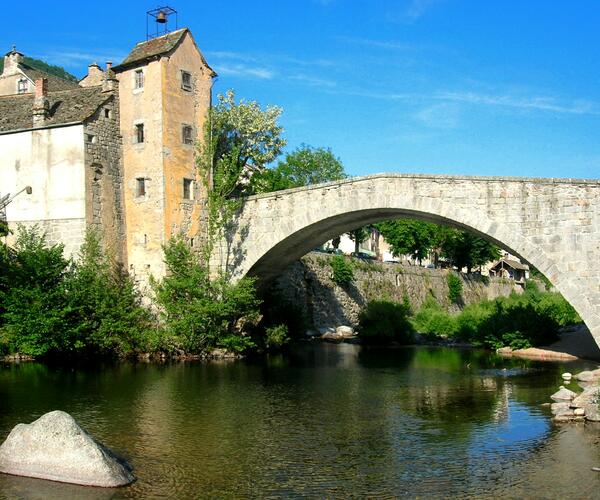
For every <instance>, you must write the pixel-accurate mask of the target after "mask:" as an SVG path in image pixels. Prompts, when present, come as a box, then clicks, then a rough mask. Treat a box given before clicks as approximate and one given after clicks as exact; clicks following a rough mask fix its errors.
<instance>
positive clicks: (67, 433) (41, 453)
mask: <svg viewBox="0 0 600 500" xmlns="http://www.w3.org/2000/svg"><path fill="white" fill-rule="evenodd" d="M0 472H4V473H7V474H14V475H17V476H28V477H36V478H40V479H49V480H51V481H61V482H63V483H75V484H83V485H86V486H103V487H115V486H124V485H126V484H129V483H131V482H132V481H134V480H135V477H134V475H133V473H132V469H131V467H130V466H129V465H128V464H127V463H126V462H125V461H124V460H122V459H120V458H118V457H117V456H115V454H114V453H113V452H111V451H110V450H109V449H108V448H105V447H104V446H103V445H101V444H100V443H98V442H96V441H95V440H94V438H92V437H91V436H90V435H89V434H88V433H87V432H86V431H85V430H83V429H82V428H81V427H80V426H79V425H78V424H77V422H75V419H74V418H73V417H71V415H69V414H68V413H65V412H64V411H58V410H57V411H52V412H50V413H46V414H45V415H42V416H41V417H40V418H38V419H37V420H36V421H35V422H32V423H31V424H18V425H17V426H15V428H14V429H13V430H12V431H11V433H10V434H9V435H8V438H6V441H4V443H3V444H2V446H0Z"/></svg>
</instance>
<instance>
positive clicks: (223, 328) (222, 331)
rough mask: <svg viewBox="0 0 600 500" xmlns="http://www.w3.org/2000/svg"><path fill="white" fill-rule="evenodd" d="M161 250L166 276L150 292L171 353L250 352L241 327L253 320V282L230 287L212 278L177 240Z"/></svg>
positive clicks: (255, 316) (221, 279)
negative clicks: (214, 350)
mask: <svg viewBox="0 0 600 500" xmlns="http://www.w3.org/2000/svg"><path fill="white" fill-rule="evenodd" d="M163 250H164V253H165V263H166V265H167V274H166V276H165V278H164V279H163V280H162V281H161V282H159V283H157V282H155V281H153V287H154V290H155V292H156V300H157V303H158V304H159V306H160V307H161V308H162V311H161V316H162V318H163V320H164V326H165V329H166V335H165V339H169V341H170V346H171V348H175V349H176V350H179V351H183V352H185V353H199V352H202V351H204V350H205V349H208V348H210V347H215V346H222V347H226V348H228V349H231V350H233V351H235V352H241V351H242V350H244V349H247V348H249V347H252V346H253V345H254V344H253V342H252V341H251V340H250V339H249V338H247V337H245V336H244V335H243V334H242V332H241V330H242V328H241V325H242V324H246V325H248V324H252V323H254V322H256V321H257V319H258V306H259V305H260V300H259V299H258V298H257V297H256V291H255V288H254V279H252V278H243V279H241V280H239V281H238V282H237V283H230V281H229V280H228V279H227V277H226V276H224V275H220V276H218V277H216V278H212V277H211V276H210V273H209V271H208V269H206V268H205V267H204V266H203V264H202V263H201V261H200V260H199V258H198V257H197V256H196V255H195V254H194V253H193V252H192V251H191V249H190V247H189V246H188V245H187V243H186V242H185V240H184V239H183V238H182V237H181V236H179V237H175V238H172V239H171V240H169V242H168V243H167V245H165V246H164V248H163ZM235 337H239V338H237V339H236V338H235Z"/></svg>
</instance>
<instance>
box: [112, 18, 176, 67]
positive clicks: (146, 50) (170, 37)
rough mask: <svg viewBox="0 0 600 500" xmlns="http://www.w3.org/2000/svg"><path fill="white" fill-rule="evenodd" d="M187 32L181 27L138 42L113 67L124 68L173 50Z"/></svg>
mask: <svg viewBox="0 0 600 500" xmlns="http://www.w3.org/2000/svg"><path fill="white" fill-rule="evenodd" d="M187 32H188V29H187V28H183V29H180V30H177V31H173V32H172V33H168V34H166V35H163V36H159V37H157V38H153V39H152V40H148V41H146V42H140V43H138V44H137V45H136V46H135V47H134V48H133V50H132V51H131V52H130V53H129V55H128V56H127V57H126V58H125V59H124V60H123V62H122V63H121V64H119V65H118V66H115V67H114V69H115V70H116V71H118V70H119V69H125V68H126V67H130V66H133V65H135V64H136V63H138V62H142V61H146V60H148V59H152V58H154V57H157V56H161V55H163V54H166V53H168V52H170V51H171V50H173V49H174V48H175V47H176V46H177V44H178V43H179V42H180V41H181V40H182V39H183V37H184V35H185V34H186V33H187Z"/></svg>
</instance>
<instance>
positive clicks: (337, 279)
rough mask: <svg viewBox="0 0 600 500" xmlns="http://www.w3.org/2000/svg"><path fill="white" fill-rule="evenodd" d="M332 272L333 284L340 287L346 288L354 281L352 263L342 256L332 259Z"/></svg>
mask: <svg viewBox="0 0 600 500" xmlns="http://www.w3.org/2000/svg"><path fill="white" fill-rule="evenodd" d="M331 270H332V277H331V279H332V280H333V282H334V283H335V284H337V285H339V286H344V285H347V284H348V283H350V282H351V281H352V280H353V279H354V271H353V270H352V263H351V262H350V261H347V260H346V259H345V258H344V257H342V256H341V255H336V256H335V257H333V258H332V259H331Z"/></svg>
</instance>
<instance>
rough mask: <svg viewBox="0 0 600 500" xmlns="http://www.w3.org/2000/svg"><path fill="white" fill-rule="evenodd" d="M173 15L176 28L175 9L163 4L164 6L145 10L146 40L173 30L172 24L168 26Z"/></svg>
mask: <svg viewBox="0 0 600 500" xmlns="http://www.w3.org/2000/svg"><path fill="white" fill-rule="evenodd" d="M173 17H175V29H177V24H178V19H177V11H176V10H175V9H173V8H172V7H169V6H168V5H165V6H164V7H157V8H156V9H152V10H149V11H148V12H146V40H150V39H151V38H156V37H159V36H162V35H166V34H167V33H170V32H171V31H173V28H172V26H170V24H172V23H170V21H171V20H172V18H173ZM152 21H154V23H153V24H154V28H155V29H154V30H152V27H151V24H152ZM152 31H154V33H152Z"/></svg>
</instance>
